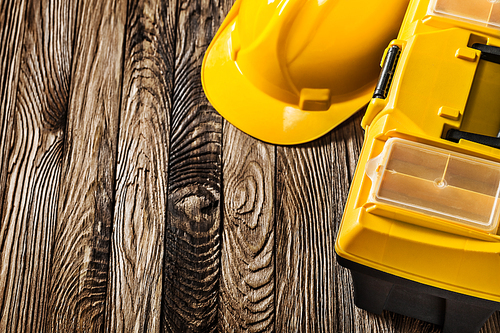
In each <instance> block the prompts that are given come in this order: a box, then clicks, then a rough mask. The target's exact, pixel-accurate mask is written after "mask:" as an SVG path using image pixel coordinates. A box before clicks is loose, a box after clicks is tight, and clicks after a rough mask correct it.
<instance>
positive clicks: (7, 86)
mask: <svg viewBox="0 0 500 333" xmlns="http://www.w3.org/2000/svg"><path fill="white" fill-rule="evenodd" d="M25 16H26V1H25V0H19V1H10V0H1V1H0V40H1V41H2V43H1V44H0V73H1V75H0V214H1V212H2V202H3V201H4V194H5V182H6V179H7V163H8V158H9V154H8V151H9V147H8V145H9V144H10V140H11V135H12V131H13V126H12V123H13V121H12V120H13V115H12V114H13V110H14V107H15V101H16V91H17V82H18V77H19V64H20V59H21V45H22V41H23V38H24V30H25V23H24V22H25ZM0 216H1V215H0ZM4 227H5V226H3V225H2V226H1V228H2V230H1V231H2V234H4V233H5V232H4V230H3V229H4ZM0 251H3V246H2V247H1V248H0ZM0 265H1V266H2V267H4V265H3V264H0ZM0 283H1V285H3V282H2V281H0ZM2 293H3V290H2V289H0V296H2Z"/></svg>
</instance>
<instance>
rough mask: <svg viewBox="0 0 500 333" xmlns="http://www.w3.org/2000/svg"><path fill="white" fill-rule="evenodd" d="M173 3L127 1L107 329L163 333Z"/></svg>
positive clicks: (140, 0) (146, 0)
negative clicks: (161, 321) (169, 23)
mask: <svg viewBox="0 0 500 333" xmlns="http://www.w3.org/2000/svg"><path fill="white" fill-rule="evenodd" d="M171 7H172V4H171V3H169V2H164V1H156V0H151V1H148V0H145V1H142V0H139V1H130V2H129V4H128V14H127V24H126V35H125V51H124V52H125V54H124V57H125V59H124V68H123V89H122V103H121V112H120V123H119V136H118V156H117V167H116V195H115V207H114V217H113V221H114V223H113V232H112V238H111V257H110V266H109V280H108V294H107V297H108V301H107V304H106V319H107V322H106V329H105V331H107V332H159V331H160V315H161V295H162V277H163V275H162V268H163V236H164V233H165V216H166V210H167V208H166V207H167V192H166V190H165V189H166V186H167V183H168V181H167V176H168V147H169V134H170V131H169V110H170V108H171V100H170V97H171V95H170V92H171V90H172V81H173V68H174V66H173V65H174V57H173V56H172V41H173V40H174V36H173V35H174V32H173V31H171V30H169V29H167V26H168V20H169V19H171V17H172V15H169V14H172V13H171V11H172V8H171Z"/></svg>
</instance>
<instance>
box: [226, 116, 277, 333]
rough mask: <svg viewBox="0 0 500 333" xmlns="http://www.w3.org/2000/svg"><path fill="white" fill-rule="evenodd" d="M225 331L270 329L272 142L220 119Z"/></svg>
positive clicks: (271, 313)
mask: <svg viewBox="0 0 500 333" xmlns="http://www.w3.org/2000/svg"><path fill="white" fill-rule="evenodd" d="M223 148H224V150H223V156H224V163H223V175H224V220H223V222H224V223H223V225H224V232H223V236H222V239H223V241H222V243H223V246H222V257H221V267H222V276H221V283H220V284H221V304H220V314H221V318H219V321H220V323H221V324H220V326H221V329H222V331H224V332H234V331H237V332H272V331H273V330H274V296H275V295H274V283H275V281H274V250H275V249H274V240H275V239H274V209H273V205H274V181H275V179H274V178H275V175H274V171H275V147H274V146H272V145H269V144H265V143H263V142H261V141H258V140H256V139H254V138H252V137H250V136H248V135H246V134H244V133H243V132H241V131H239V130H238V129H236V128H235V127H234V126H232V125H230V124H229V123H228V122H224V140H223Z"/></svg>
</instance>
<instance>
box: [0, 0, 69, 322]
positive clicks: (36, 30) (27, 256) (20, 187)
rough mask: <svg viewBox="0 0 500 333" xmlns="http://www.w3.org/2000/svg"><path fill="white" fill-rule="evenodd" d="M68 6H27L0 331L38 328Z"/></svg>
mask: <svg viewBox="0 0 500 333" xmlns="http://www.w3.org/2000/svg"><path fill="white" fill-rule="evenodd" d="M73 9H74V6H73V8H71V6H70V4H69V3H66V2H61V1H53V2H51V3H49V1H44V2H43V3H42V2H40V1H29V2H28V11H27V16H28V18H29V20H28V21H27V22H26V31H25V34H24V42H23V52H22V53H23V54H22V61H21V69H20V74H19V85H18V91H17V100H16V106H15V111H14V119H13V124H14V130H13V137H12V140H11V146H10V148H9V150H10V152H11V153H10V156H9V160H8V174H7V182H6V187H5V197H4V200H5V201H4V205H3V212H2V233H1V234H0V235H1V238H2V239H1V243H2V244H4V246H3V248H2V269H1V272H0V280H1V281H2V285H1V290H2V298H1V299H2V300H3V306H2V308H1V310H2V312H1V314H0V315H1V319H0V331H2V332H7V331H9V332H13V331H18V332H30V331H33V332H39V331H42V330H43V318H44V315H45V305H46V303H45V302H44V300H45V297H46V289H47V279H48V274H49V272H48V271H49V265H48V263H49V262H50V256H51V248H52V238H53V232H54V226H55V222H56V213H57V199H58V190H59V179H60V171H61V160H62V155H61V153H62V139H63V135H64V125H65V120H66V113H67V110H66V107H67V100H68V95H69V75H70V69H71V48H72V36H71V33H72V30H73V29H72V26H73V24H72V22H71V20H72V18H73V17H74V10H73Z"/></svg>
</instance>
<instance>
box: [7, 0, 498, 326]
mask: <svg viewBox="0 0 500 333" xmlns="http://www.w3.org/2000/svg"><path fill="white" fill-rule="evenodd" d="M231 4H232V1H231V0H129V1H128V2H127V1H126V0H123V1H121V0H120V1H103V0H78V1H70V0H53V1H49V0H41V1H40V0H0V7H1V12H0V35H1V44H0V66H1V67H0V70H1V80H0V194H1V196H0V213H1V215H0V216H1V226H0V254H1V256H0V331H1V332H14V331H15V332H102V331H106V332H114V331H119V332H159V331H161V332H212V331H224V332H244V331H249V332H260V331H262V332H268V331H278V332H347V333H351V332H439V331H440V329H439V328H438V327H435V326H433V325H430V324H427V323H424V322H421V321H417V320H414V319H410V318H407V317H403V316H400V315H396V314H392V313H384V315H383V316H376V315H372V314H369V313H367V312H365V311H361V310H359V309H357V308H355V307H354V305H353V302H352V299H353V297H352V285H351V280H350V275H349V273H348V271H346V270H345V269H343V268H341V267H339V266H338V265H337V264H336V260H335V255H334V239H335V234H336V230H337V228H338V225H339V222H340V219H341V216H342V210H343V206H344V204H345V200H346V196H347V193H348V188H349V183H350V180H351V178H352V175H353V172H354V168H355V165H356V160H357V157H358V154H359V151H360V148H361V145H362V137H363V133H362V131H361V129H360V127H359V122H360V116H361V113H358V114H357V115H356V116H354V117H353V118H351V119H350V120H348V121H347V122H345V123H344V124H343V125H342V126H340V127H339V128H337V129H336V130H334V131H333V132H331V133H329V134H328V135H326V136H324V137H323V138H321V139H319V140H317V141H315V142H312V143H309V144H306V145H302V146H295V147H283V146H273V145H269V144H264V143H262V142H260V141H258V140H255V139H253V138H251V137H249V136H247V135H245V134H243V133H242V132H240V131H238V130H237V129H235V128H234V127H233V126H231V125H230V124H228V123H227V122H225V121H224V120H223V119H222V118H221V117H220V116H219V115H218V114H217V113H216V112H215V111H214V109H213V108H212V107H211V106H210V104H209V103H208V102H207V100H206V98H205V96H204V94H203V91H202V87H201V84H200V66H201V62H202V57H203V54H204V51H205V49H206V47H207V46H208V44H209V42H210V40H211V39H212V37H213V36H214V34H215V32H216V30H217V28H218V27H219V25H220V24H221V22H222V20H223V18H224V16H225V15H226V13H227V12H228V10H229V8H230V6H231ZM229 84H230V83H229ZM483 332H500V317H499V316H498V314H496V315H495V316H493V317H492V318H491V319H490V320H489V321H488V322H487V324H486V325H485V328H484V329H483Z"/></svg>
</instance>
